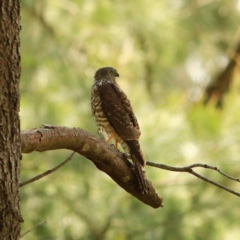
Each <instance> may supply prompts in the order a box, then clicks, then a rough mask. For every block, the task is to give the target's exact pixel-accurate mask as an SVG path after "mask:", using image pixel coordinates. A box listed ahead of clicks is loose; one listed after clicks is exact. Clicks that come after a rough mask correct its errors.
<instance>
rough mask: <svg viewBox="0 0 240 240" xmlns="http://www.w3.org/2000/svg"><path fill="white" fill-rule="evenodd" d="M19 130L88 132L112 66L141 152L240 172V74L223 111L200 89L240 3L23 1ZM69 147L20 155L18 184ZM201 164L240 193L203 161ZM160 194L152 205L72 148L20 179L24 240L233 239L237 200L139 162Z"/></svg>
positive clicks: (230, 34)
mask: <svg viewBox="0 0 240 240" xmlns="http://www.w3.org/2000/svg"><path fill="white" fill-rule="evenodd" d="M21 5H22V6H21V24H22V31H21V55H22V58H21V66H22V75H21V112H20V115H21V128H22V130H26V129H31V128H37V127H40V126H41V125H42V124H46V123H47V124H52V125H62V126H67V127H80V128H83V129H85V130H87V131H90V132H92V133H94V134H97V128H96V125H95V122H94V119H93V118H92V115H91V107H90V90H91V86H92V84H93V76H94V73H95V71H96V70H97V69H98V68H100V67H103V66H112V67H114V68H116V69H117V70H118V72H119V74H120V78H119V79H118V83H119V85H120V86H121V88H122V89H123V90H124V91H125V93H126V94H127V95H128V96H129V98H130V100H131V102H132V105H133V108H134V111H135V114H136V116H137V118H138V120H139V124H140V127H141V131H142V135H141V138H140V143H141V146H142V150H143V152H144V154H145V156H146V158H147V160H149V161H152V162H157V163H164V164H168V165H172V166H185V165H188V164H193V163H197V162H201V163H206V164H209V165H213V166H217V167H219V168H220V169H221V170H223V171H224V172H226V173H228V174H230V175H232V176H235V177H239V173H240V164H239V156H240V146H239V143H240V124H239V122H240V110H239V106H240V98H239V72H238V71H237V70H236V71H235V74H234V82H233V85H232V87H231V91H230V93H229V94H228V95H227V97H226V101H225V106H224V109H223V110H222V111H218V110H216V109H215V108H214V104H209V105H208V106H205V107H204V106H203V105H202V97H203V94H204V87H205V86H206V85H207V84H208V83H209V81H211V80H214V78H215V77H216V76H217V74H218V73H219V72H220V71H221V70H222V69H224V67H225V66H226V64H227V62H228V57H229V56H231V53H232V51H233V50H234V46H235V45H236V43H237V42H238V41H239V35H238V34H237V31H238V27H239V20H240V3H239V1H233V0H218V1H217V0H215V1H214V0H212V1H211V0H161V1H159V0H133V1H120V0H111V1H110V0H101V1H97V0H95V1H94V0H71V1H66V0H42V1H29V0H22V1H21ZM70 153H71V152H70V151H67V150H57V151H49V152H43V153H31V154H29V155H26V154H24V155H23V160H22V167H21V181H25V180H27V179H29V178H31V177H33V176H35V175H37V174H39V173H41V172H44V171H46V170H47V169H50V168H52V167H54V166H56V165H57V164H58V163H60V162H61V161H63V160H64V159H66V158H67V156H69V155H70ZM197 172H199V173H200V174H202V175H204V176H206V177H208V178H211V179H212V180H214V181H217V182H219V183H221V184H223V185H226V186H227V187H229V188H231V189H234V190H236V191H239V189H240V187H239V183H236V182H233V181H230V180H228V179H226V178H224V177H223V176H220V175H219V174H218V173H216V172H213V171H211V170H205V169H198V170H197ZM146 174H147V176H148V178H149V179H150V180H151V181H152V183H153V185H154V186H155V188H156V191H157V192H158V193H159V194H160V195H161V196H162V197H163V198H164V208H161V209H152V208H150V207H149V206H146V205H144V204H143V203H141V202H139V201H138V200H137V199H135V198H133V197H132V196H131V195H129V194H128V193H126V192H125V191H124V190H123V189H121V188H120V187H119V186H117V185H116V184H115V183H114V182H113V181H112V180H111V179H110V178H109V177H108V176H107V175H105V174H104V173H103V172H100V171H99V170H97V169H96V167H95V166H94V165H93V164H92V163H91V162H90V161H89V160H87V159H85V158H84V157H82V156H80V155H75V156H74V158H73V160H72V161H70V162H69V163H68V164H67V165H65V166H64V167H63V168H61V169H60V170H58V171H57V172H55V173H53V174H51V175H49V176H47V177H45V178H43V179H41V180H39V181H37V182H34V183H32V184H29V185H26V186H24V187H23V188H21V210H22V214H23V217H24V220H25V222H24V223H23V224H22V233H23V232H25V231H26V230H28V229H29V228H31V227H32V226H33V225H35V224H37V223H39V222H41V221H43V220H46V221H47V223H46V224H44V225H42V226H40V227H38V228H36V229H35V230H33V231H32V232H30V233H29V234H28V235H26V236H25V237H24V239H26V240H32V239H38V240H40V239H44V240H48V239H49V240H51V239H54V240H56V239H57V240H66V239H67V240H70V239H74V240H75V239H83V240H84V239H96V240H101V239H106V240H110V239H116V240H126V239H127V240H135V239H144V240H145V239H151V240H155V239H164V240H168V239H169V240H172V239H178V240H179V239H180V240H182V239H183V240H195V239H196V240H202V239H203V240H208V239H209V240H215V239H216V240H219V239H240V237H239V236H240V229H239V215H240V213H239V198H238V197H236V196H234V195H232V194H230V193H228V192H225V191H223V190H221V189H218V188H216V187H214V186H212V185H210V184H208V183H206V182H202V181H201V180H200V179H197V178H195V177H194V176H192V175H190V174H187V173H176V172H169V171H165V170H160V169H157V168H152V167H149V166H146Z"/></svg>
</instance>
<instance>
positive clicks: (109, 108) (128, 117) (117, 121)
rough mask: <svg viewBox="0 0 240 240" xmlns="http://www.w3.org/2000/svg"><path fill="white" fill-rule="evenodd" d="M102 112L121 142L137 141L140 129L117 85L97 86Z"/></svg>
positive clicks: (128, 102)
mask: <svg viewBox="0 0 240 240" xmlns="http://www.w3.org/2000/svg"><path fill="white" fill-rule="evenodd" d="M98 91H99V96H100V99H101V104H102V110H103V112H104V114H105V116H106V117H107V119H108V121H109V122H110V124H111V125H112V127H113V128H114V130H115V131H116V132H117V134H118V135H119V137H120V138H122V139H123V140H137V139H138V138H139V136H140V133H141V132H140V129H139V126H138V122H137V119H136V117H135V115H134V113H133V109H132V107H131V103H130V101H129V100H128V98H127V96H126V94H125V93H124V92H123V91H122V90H121V89H120V88H119V87H118V85H117V84H113V83H104V84H102V85H100V86H98Z"/></svg>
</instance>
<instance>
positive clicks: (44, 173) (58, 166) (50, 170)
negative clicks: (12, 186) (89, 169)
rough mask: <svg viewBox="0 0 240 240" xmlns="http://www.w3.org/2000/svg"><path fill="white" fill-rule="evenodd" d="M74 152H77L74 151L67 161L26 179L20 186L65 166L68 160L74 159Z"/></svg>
mask: <svg viewBox="0 0 240 240" xmlns="http://www.w3.org/2000/svg"><path fill="white" fill-rule="evenodd" d="M74 154H75V152H73V153H72V154H71V155H70V156H69V157H68V158H67V159H66V160H65V161H63V162H62V163H60V164H59V165H57V166H56V167H54V168H52V169H49V170H47V171H46V172H43V173H41V174H39V175H37V176H35V177H33V178H31V179H29V180H27V181H25V182H22V183H20V184H19V187H22V186H24V185H27V184H29V183H32V182H34V181H37V180H39V179H40V178H43V177H45V176H47V175H49V174H50V173H53V172H55V171H57V170H58V169H59V168H60V167H62V166H63V165H64V164H66V163H67V162H69V161H70V160H71V159H72V157H73V155H74Z"/></svg>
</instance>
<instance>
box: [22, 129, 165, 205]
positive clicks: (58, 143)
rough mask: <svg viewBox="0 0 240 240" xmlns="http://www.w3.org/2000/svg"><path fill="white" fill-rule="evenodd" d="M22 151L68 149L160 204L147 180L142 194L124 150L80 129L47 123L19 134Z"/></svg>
mask: <svg viewBox="0 0 240 240" xmlns="http://www.w3.org/2000/svg"><path fill="white" fill-rule="evenodd" d="M21 140H22V153H31V152H33V151H39V152H43V151H47V150H55V149H70V150H73V151H75V152H77V153H79V154H81V155H83V156H85V157H86V158H87V159H89V160H91V161H92V162H93V163H94V164H95V165H96V167H97V168H98V169H99V170H101V171H103V172H105V173H106V174H107V175H109V176H110V177H111V178H112V179H113V180H114V181H115V182H116V183H117V184H118V185H119V186H121V187H122V188H123V189H125V190H126V191H127V192H128V193H130V194H132V195H133V196H134V197H136V198H138V199H139V200H140V201H142V202H143V203H145V204H147V205H149V206H151V207H153V208H158V207H162V201H163V199H162V198H161V197H160V196H159V195H158V194H157V193H156V191H155V189H154V187H153V186H152V183H151V182H150V181H149V180H148V179H146V181H147V187H148V193H147V194H142V193H141V189H139V184H138V180H137V178H136V175H135V172H134V170H133V168H132V165H131V164H130V162H129V161H128V160H127V159H126V157H125V156H124V154H123V153H121V152H119V151H118V150H116V149H115V148H114V147H112V146H110V145H108V144H107V143H106V141H104V140H102V139H100V138H98V137H96V136H94V135H93V134H91V133H89V132H87V131H84V130H82V129H80V128H67V127H61V126H50V125H49V126H47V125H45V126H44V128H38V129H32V130H29V131H23V132H22V133H21Z"/></svg>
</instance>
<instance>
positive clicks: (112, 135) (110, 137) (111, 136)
mask: <svg viewBox="0 0 240 240" xmlns="http://www.w3.org/2000/svg"><path fill="white" fill-rule="evenodd" d="M113 138H114V133H112V134H111V135H110V136H109V138H108V140H107V143H109V142H110V141H111V140H112V139H113ZM115 147H116V149H118V140H115Z"/></svg>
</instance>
